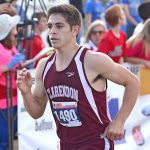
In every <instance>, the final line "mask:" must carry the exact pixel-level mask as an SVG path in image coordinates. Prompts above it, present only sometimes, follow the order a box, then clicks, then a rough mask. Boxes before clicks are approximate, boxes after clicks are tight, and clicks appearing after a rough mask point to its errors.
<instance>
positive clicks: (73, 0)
mask: <svg viewBox="0 0 150 150" xmlns="http://www.w3.org/2000/svg"><path fill="white" fill-rule="evenodd" d="M69 3H70V4H72V5H74V6H75V7H76V8H77V9H78V10H79V12H80V13H81V16H82V18H84V12H83V3H82V0H69ZM83 30H84V29H83V27H82V28H81V30H80V33H79V34H78V36H77V43H79V44H80V39H81V37H82V35H83V32H84V31H83Z"/></svg>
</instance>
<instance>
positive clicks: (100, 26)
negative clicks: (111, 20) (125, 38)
mask: <svg viewBox="0 0 150 150" xmlns="http://www.w3.org/2000/svg"><path fill="white" fill-rule="evenodd" d="M106 30H107V29H106V26H105V24H104V22H103V21H101V20H95V21H93V22H92V23H91V24H90V26H89V27H88V29H87V33H86V35H85V45H84V46H85V47H87V48H89V49H91V50H93V51H97V48H98V45H99V44H100V42H101V39H102V36H103V35H104V33H105V32H106Z"/></svg>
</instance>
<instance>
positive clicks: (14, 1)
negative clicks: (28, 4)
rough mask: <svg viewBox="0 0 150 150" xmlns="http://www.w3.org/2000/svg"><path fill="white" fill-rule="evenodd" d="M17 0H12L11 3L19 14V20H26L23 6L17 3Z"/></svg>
mask: <svg viewBox="0 0 150 150" xmlns="http://www.w3.org/2000/svg"><path fill="white" fill-rule="evenodd" d="M17 1H18V0H12V1H11V5H12V6H14V7H15V8H16V11H17V14H18V15H19V16H20V21H21V22H26V21H28V17H27V13H26V11H25V10H24V8H23V6H20V5H18V3H17Z"/></svg>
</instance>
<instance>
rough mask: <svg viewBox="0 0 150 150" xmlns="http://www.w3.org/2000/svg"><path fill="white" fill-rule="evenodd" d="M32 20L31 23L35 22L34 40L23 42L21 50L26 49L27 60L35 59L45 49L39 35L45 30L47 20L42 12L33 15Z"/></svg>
mask: <svg viewBox="0 0 150 150" xmlns="http://www.w3.org/2000/svg"><path fill="white" fill-rule="evenodd" d="M32 18H33V21H34V22H35V26H34V27H35V29H34V30H35V33H34V38H33V39H30V40H24V42H23V48H27V49H26V58H27V59H31V58H33V57H35V56H36V55H37V54H38V53H39V52H40V51H41V50H42V49H43V48H44V47H45V44H44V42H43V40H42V37H41V34H42V32H43V31H44V30H46V28H47V18H46V16H45V14H44V13H43V12H36V13H34V14H33V16H32ZM36 64H37V62H36ZM36 64H35V66H36Z"/></svg>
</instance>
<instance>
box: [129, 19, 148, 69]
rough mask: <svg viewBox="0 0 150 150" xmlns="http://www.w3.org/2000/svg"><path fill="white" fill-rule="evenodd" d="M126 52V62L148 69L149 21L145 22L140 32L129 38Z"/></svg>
mask: <svg viewBox="0 0 150 150" xmlns="http://www.w3.org/2000/svg"><path fill="white" fill-rule="evenodd" d="M127 51H128V54H127V56H128V57H126V61H127V62H129V63H133V64H142V65H144V66H145V67H147V68H150V19H147V20H146V22H145V23H144V28H143V30H142V31H140V32H139V33H137V34H136V35H133V36H132V37H130V38H129V40H128V41H127Z"/></svg>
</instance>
